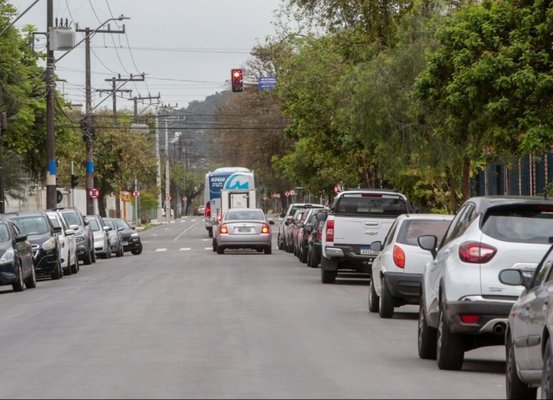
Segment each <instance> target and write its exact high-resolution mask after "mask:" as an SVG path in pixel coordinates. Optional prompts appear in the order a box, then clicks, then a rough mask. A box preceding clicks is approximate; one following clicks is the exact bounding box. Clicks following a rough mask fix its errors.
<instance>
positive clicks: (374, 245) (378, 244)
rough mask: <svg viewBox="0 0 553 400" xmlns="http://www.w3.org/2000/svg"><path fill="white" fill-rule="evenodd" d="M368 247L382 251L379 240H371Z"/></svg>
mask: <svg viewBox="0 0 553 400" xmlns="http://www.w3.org/2000/svg"><path fill="white" fill-rule="evenodd" d="M370 248H371V250H374V251H382V242H381V241H380V240H377V241H375V242H372V243H371V244H370Z"/></svg>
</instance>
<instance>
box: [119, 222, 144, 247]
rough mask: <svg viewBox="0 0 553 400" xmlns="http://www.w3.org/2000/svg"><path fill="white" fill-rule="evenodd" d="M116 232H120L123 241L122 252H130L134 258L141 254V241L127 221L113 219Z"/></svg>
mask: <svg viewBox="0 0 553 400" xmlns="http://www.w3.org/2000/svg"><path fill="white" fill-rule="evenodd" d="M114 220H115V224H116V225H117V230H118V231H119V232H121V238H122V239H123V251H125V252H127V251H130V252H131V254H134V255H135V256H137V255H139V254H141V253H142V241H141V240H140V236H139V235H138V232H136V230H135V229H134V227H133V226H130V225H129V223H128V222H127V221H125V220H124V219H121V218H114Z"/></svg>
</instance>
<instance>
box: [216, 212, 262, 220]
mask: <svg viewBox="0 0 553 400" xmlns="http://www.w3.org/2000/svg"><path fill="white" fill-rule="evenodd" d="M225 219H226V220H244V221H245V220H264V219H265V215H264V214H263V212H262V211H254V210H249V211H248V210H239V211H238V210H237V211H228V212H227V215H226V217H225Z"/></svg>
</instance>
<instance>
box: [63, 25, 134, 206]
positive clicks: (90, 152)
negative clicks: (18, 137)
mask: <svg viewBox="0 0 553 400" xmlns="http://www.w3.org/2000/svg"><path fill="white" fill-rule="evenodd" d="M75 31H76V32H84V34H85V57H86V58H85V86H86V87H85V96H86V100H85V117H84V121H83V124H82V126H83V130H84V140H85V143H86V191H87V193H86V213H87V215H91V214H96V211H95V210H96V208H97V207H95V203H96V202H97V199H93V198H92V197H90V190H91V189H93V188H94V149H93V142H94V136H95V129H94V127H93V123H92V122H93V121H92V96H91V92H92V88H91V71H90V37H91V32H92V33H125V26H124V25H123V29H121V30H112V29H111V28H110V26H109V24H108V28H107V29H95V30H92V31H91V29H90V28H88V27H87V28H85V29H79V26H78V25H77V29H76V30H75ZM54 195H55V186H54Z"/></svg>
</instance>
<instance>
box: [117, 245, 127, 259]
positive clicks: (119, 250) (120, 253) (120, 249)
mask: <svg viewBox="0 0 553 400" xmlns="http://www.w3.org/2000/svg"><path fill="white" fill-rule="evenodd" d="M124 255H125V251H124V250H123V244H120V245H119V248H118V249H117V252H116V253H115V257H123V256H124Z"/></svg>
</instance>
